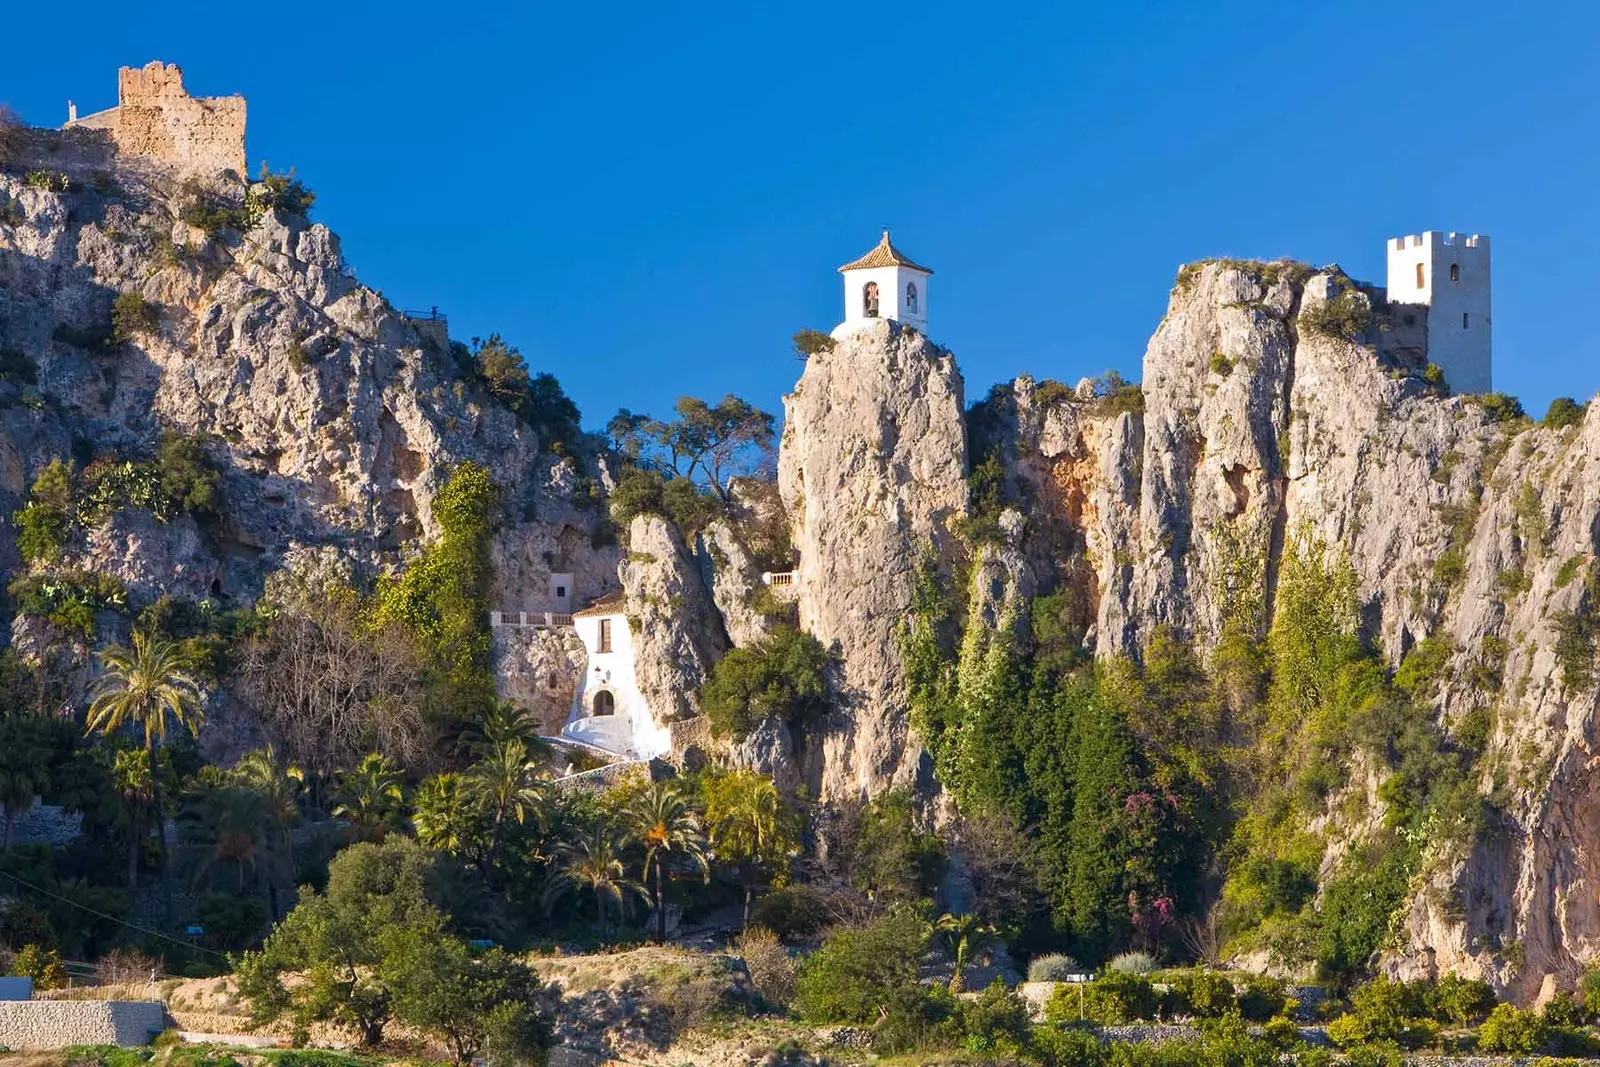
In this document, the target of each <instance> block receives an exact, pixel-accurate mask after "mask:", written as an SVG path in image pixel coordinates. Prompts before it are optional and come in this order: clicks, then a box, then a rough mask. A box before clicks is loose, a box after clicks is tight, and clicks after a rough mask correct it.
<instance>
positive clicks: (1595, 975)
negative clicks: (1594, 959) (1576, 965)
mask: <svg viewBox="0 0 1600 1067" xmlns="http://www.w3.org/2000/svg"><path fill="white" fill-rule="evenodd" d="M1579 992H1580V993H1581V994H1582V997H1583V1008H1584V1010H1585V1011H1587V1012H1588V1013H1589V1016H1590V1018H1600V965H1596V964H1592V963H1591V964H1590V965H1589V969H1588V970H1586V971H1584V972H1583V983H1582V985H1580V986H1579Z"/></svg>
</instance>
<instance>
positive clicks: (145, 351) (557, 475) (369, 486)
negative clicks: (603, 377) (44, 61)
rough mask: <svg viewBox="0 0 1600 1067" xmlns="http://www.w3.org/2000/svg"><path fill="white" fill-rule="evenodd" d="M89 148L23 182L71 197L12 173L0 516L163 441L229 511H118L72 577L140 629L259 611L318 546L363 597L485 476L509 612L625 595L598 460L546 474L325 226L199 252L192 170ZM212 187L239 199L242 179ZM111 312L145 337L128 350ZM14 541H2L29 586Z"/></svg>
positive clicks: (525, 443) (40, 152)
mask: <svg viewBox="0 0 1600 1067" xmlns="http://www.w3.org/2000/svg"><path fill="white" fill-rule="evenodd" d="M92 133H93V131H87V130H68V131H64V132H60V133H58V132H54V131H38V130H35V131H30V132H29V135H28V136H29V142H28V144H27V145H26V146H25V157H24V159H23V160H22V167H23V168H27V167H40V168H44V169H48V170H50V171H54V172H60V173H62V174H64V175H65V177H66V179H67V182H68V187H67V189H66V191H64V192H57V191H51V190H49V189H44V188H37V187H35V185H32V184H29V183H27V182H26V181H25V180H24V179H23V178H22V177H21V176H20V174H18V173H14V172H0V210H3V211H5V212H6V213H7V215H8V218H10V219H11V220H12V221H13V223H14V224H6V225H0V354H3V360H0V362H3V363H4V367H3V369H0V514H5V515H10V514H11V513H12V512H13V511H15V509H16V508H17V507H18V506H20V504H21V503H22V501H23V499H24V496H25V493H26V491H27V488H28V486H29V485H31V484H32V482H33V480H34V478H35V477H36V476H37V474H38V472H39V471H40V470H41V469H42V468H43V467H44V466H45V465H46V464H47V463H48V462H49V461H50V460H51V459H55V458H73V459H75V460H76V462H77V464H78V466H79V467H80V468H81V467H82V466H83V465H84V464H85V463H86V462H87V461H88V460H89V459H90V457H91V456H92V457H99V458H102V459H104V458H115V459H118V460H120V459H132V460H148V459H150V458H151V457H152V456H153V454H154V452H155V446H156V442H157V441H158V439H159V438H160V436H161V434H162V433H163V432H165V431H173V432H177V433H180V434H185V435H194V436H198V437H200V438H202V439H203V440H204V441H205V442H206V443H207V444H206V447H207V449H208V450H209V452H210V454H211V456H212V458H213V459H214V460H215V461H216V462H217V463H218V464H219V465H220V467H221V468H222V471H223V493H224V497H225V500H226V507H225V515H223V516H222V517H221V521H219V522H215V523H212V524H210V525H209V526H204V527H202V526H197V525H196V523H195V522H194V521H193V520H192V519H190V518H187V517H181V516H180V517H174V518H171V519H167V520H162V519H159V518H157V517H156V516H155V515H154V514H153V513H152V512H150V511H149V510H147V509H145V508H141V507H138V506H131V505H130V506H124V507H117V508H114V509H111V510H110V511H109V512H108V513H107V514H106V515H105V517H104V518H103V519H99V520H96V521H92V522H89V523H87V524H86V525H85V526H84V527H83V528H82V529H80V530H79V531H78V532H77V533H76V534H75V535H74V537H73V539H72V541H71V542H70V543H69V544H68V545H67V547H66V551H65V553H64V557H63V558H62V559H61V560H60V561H59V563H58V564H56V566H59V567H61V568H83V569H85V570H90V571H94V572H97V573H103V574H108V575H113V576H116V577H119V578H121V579H123V580H124V581H125V582H126V583H127V585H128V587H129V591H130V595H131V599H132V601H133V608H134V609H135V610H137V608H139V607H141V606H143V605H145V604H148V603H150V602H151V601H153V600H154V599H156V598H158V597H160V596H164V595H170V596H173V597H177V598H180V599H188V600H199V599H202V598H209V599H211V600H212V601H213V602H214V603H215V604H217V605H219V606H224V607H236V606H243V605H248V604H249V603H251V602H253V601H254V600H256V599H257V598H258V597H259V596H260V595H261V594H262V591H263V588H264V585H265V583H266V580H267V578H268V577H269V576H270V575H271V574H273V573H274V572H276V571H277V570H279V569H280V568H281V567H283V565H284V564H285V562H286V561H287V560H288V559H290V558H291V557H293V556H294V555H295V553H297V552H299V551H301V550H302V549H315V548H326V549H329V550H331V551H333V552H335V553H336V554H338V555H339V556H341V557H342V558H344V559H345V560H346V561H347V562H348V563H349V564H350V568H351V569H350V572H349V573H350V576H351V580H356V581H367V580H370V579H371V577H373V576H374V575H375V574H378V573H383V572H386V571H390V570H392V569H394V568H396V567H397V566H399V565H401V564H402V563H403V561H404V559H405V558H406V556H407V554H408V553H410V552H411V551H414V550H415V549H416V548H417V547H418V546H420V544H421V543H422V542H423V541H424V540H425V539H427V538H430V537H432V536H434V535H436V534H437V532H438V523H437V522H436V520H435V518H434V515H433V501H434V498H435V495H436V494H437V492H438V491H439V488H440V487H441V486H442V485H443V483H444V481H445V479H446V478H447V477H448V475H449V472H450V470H451V468H452V467H453V466H454V465H455V464H457V463H460V462H462V461H464V460H473V461H476V462H478V463H482V464H483V465H484V466H486V467H487V468H488V469H489V471H490V473H491V475H492V477H493V478H494V480H495V482H496V484H497V485H498V486H499V487H500V489H501V493H502V499H503V505H504V507H503V521H502V522H501V525H500V528H499V530H498V532H497V533H496V535H495V538H494V542H493V545H492V552H493V556H494V562H495V573H496V585H495V588H494V589H493V590H492V592H491V602H492V603H493V605H494V606H496V607H501V608H504V609H506V610H549V609H550V608H551V606H552V605H550V604H549V603H547V602H546V600H547V598H548V595H549V585H550V583H549V578H550V575H551V574H552V573H571V574H573V575H574V581H573V590H572V592H573V594H574V597H575V599H576V600H577V601H578V602H580V603H581V602H584V601H586V600H588V599H591V598H593V597H595V596H598V595H601V594H603V593H606V592H609V591H611V590H614V589H615V588H616V577H615V574H616V565H617V561H618V558H619V556H620V551H619V550H618V548H617V547H616V546H615V543H614V539H613V538H610V537H609V536H608V535H609V528H608V523H607V520H606V517H605V510H604V501H603V499H602V498H601V497H600V496H599V494H598V493H597V492H596V491H595V490H594V488H593V484H592V482H591V480H590V479H589V478H587V477H584V476H582V475H581V474H580V469H579V468H580V464H581V465H583V466H584V468H585V469H587V467H588V466H592V463H591V462H590V461H589V460H586V459H581V458H580V459H579V460H576V461H575V460H573V459H570V458H560V457H557V456H554V455H552V454H550V452H549V450H547V449H546V448H545V447H544V444H545V443H544V442H541V441H540V440H539V437H538V434H536V433H535V432H534V431H533V430H532V428H531V427H530V425H529V423H528V422H527V421H526V420H525V419H523V418H520V417H519V416H518V414H517V413H516V412H514V411H513V410H511V409H510V407H508V406H507V405H506V404H504V403H502V402H501V401H500V400H498V399H497V398H495V397H494V396H493V395H491V394H489V393H488V392H487V391H486V390H484V389H483V387H482V386H481V385H480V383H479V382H478V381H477V378H476V375H474V374H472V373H470V368H467V367H464V366H462V365H461V364H460V363H459V362H458V354H457V353H455V352H452V351H449V350H447V349H446V347H445V346H444V345H443V344H441V336H440V334H439V333H438V332H437V331H434V330H431V329H430V330H424V329H421V328H420V327H419V326H418V325H417V324H416V323H413V322H412V321H411V320H409V319H407V318H406V317H405V316H404V315H402V314H401V313H400V312H398V311H396V310H395V309H394V308H393V307H392V306H390V305H389V304H388V302H387V301H385V300H384V298H383V297H382V296H381V295H380V294H378V293H377V292H375V291H374V290H372V289H369V288H366V287H365V286H363V285H362V284H361V283H360V282H359V281H358V280H357V279H356V278H355V276H354V275H353V274H352V272H351V271H350V269H349V267H348V265H347V264H346V263H345V261H344V259H343V256H342V254H341V252H340V246H339V241H338V238H337V237H336V236H335V235H334V234H333V233H332V232H331V231H330V230H328V229H327V227H325V226H323V225H320V224H315V223H311V222H309V221H307V220H306V219H305V218H303V217H296V216H292V215H290V214H287V213H277V212H273V211H265V212H254V213H246V214H244V215H242V216H238V217H239V218H242V219H247V220H248V221H243V222H239V223H238V225H242V226H243V227H244V228H243V231H242V232H240V231H239V230H235V229H231V228H226V227H224V228H221V229H214V230H213V232H209V233H208V232H205V231H203V230H201V229H198V228H195V227H193V226H190V225H189V224H187V223H186V222H184V221H182V219H181V218H180V217H179V216H180V215H181V214H182V213H183V209H184V207H185V206H186V205H187V204H189V202H190V200H191V198H192V197H194V196H195V195H196V194H195V192H194V188H193V187H192V186H188V187H186V186H185V185H184V182H183V175H182V174H181V173H180V172H179V171H177V170H174V169H169V168H168V167H166V166H164V165H163V164H162V163H160V162H159V161H155V160H150V159H134V158H118V157H114V156H113V155H111V154H110V149H109V148H108V147H107V146H106V145H105V144H104V142H103V141H96V140H95V139H94V137H92V136H91V134H92ZM209 181H210V184H209V185H208V186H207V187H206V188H207V190H208V192H207V195H209V196H212V197H214V198H216V199H217V202H219V203H223V204H232V205H234V206H235V207H238V206H239V205H242V204H243V203H244V198H245V192H246V186H245V185H244V184H243V183H241V182H238V181H236V180H233V179H231V178H228V177H216V178H213V179H210V180H209ZM241 210H242V208H241ZM119 296H120V297H123V298H125V302H126V301H128V300H134V299H135V298H137V301H139V302H142V304H143V307H144V309H146V314H147V315H148V318H147V320H146V321H144V322H142V323H140V324H138V325H136V326H134V327H132V328H131V329H127V328H125V332H127V333H128V335H129V336H127V337H126V338H123V337H120V336H119V337H117V338H115V339H113V337H112V336H111V329H112V312H113V304H114V301H115V300H116V299H117V298H118V297H119ZM424 325H429V324H424ZM581 447H582V448H587V447H588V446H587V445H583V446H581ZM14 538H15V530H14V527H13V526H12V525H11V524H10V523H6V524H4V525H3V526H0V567H4V568H5V569H6V570H8V571H10V572H12V573H13V574H14V573H15V572H16V570H17V568H18V565H19V563H20V560H19V558H18V553H17V551H16V548H15V542H14ZM19 636H20V634H19ZM512 658H513V659H515V658H517V657H512ZM519 669H521V668H519ZM520 685H521V683H520V682H518V681H516V680H515V679H512V680H509V685H508V688H509V689H511V690H516V689H518V688H519V686H520Z"/></svg>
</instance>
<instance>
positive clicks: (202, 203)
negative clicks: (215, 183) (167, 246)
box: [178, 178, 251, 237]
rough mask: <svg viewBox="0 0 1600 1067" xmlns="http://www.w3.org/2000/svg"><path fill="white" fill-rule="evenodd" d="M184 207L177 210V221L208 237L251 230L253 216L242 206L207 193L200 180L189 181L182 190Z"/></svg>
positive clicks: (209, 191)
mask: <svg viewBox="0 0 1600 1067" xmlns="http://www.w3.org/2000/svg"><path fill="white" fill-rule="evenodd" d="M181 193H182V196H183V204H182V206H181V207H179V208H178V218H179V219H181V220H182V221H183V222H185V223H187V224H188V225H190V226H193V227H194V228H195V229H197V230H200V231H202V232H204V233H205V234H206V235H207V236H209V237H215V236H217V235H218V234H220V233H222V232H223V231H224V230H238V231H239V232H241V233H243V232H244V231H246V230H248V229H250V223H251V214H250V211H249V209H248V208H247V207H246V206H245V205H243V204H238V203H234V202H233V201H231V200H228V199H225V198H224V197H222V196H221V195H219V194H217V193H215V192H213V191H212V190H210V189H207V188H206V187H205V186H204V185H203V184H202V183H201V182H200V181H199V180H198V179H194V178H190V179H189V180H188V181H186V182H185V183H184V184H183V188H182V190H181Z"/></svg>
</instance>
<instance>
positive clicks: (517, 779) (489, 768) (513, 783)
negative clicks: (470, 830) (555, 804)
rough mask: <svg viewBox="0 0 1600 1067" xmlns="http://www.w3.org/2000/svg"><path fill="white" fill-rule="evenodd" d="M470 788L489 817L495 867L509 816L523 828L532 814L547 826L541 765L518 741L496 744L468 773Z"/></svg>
mask: <svg viewBox="0 0 1600 1067" xmlns="http://www.w3.org/2000/svg"><path fill="white" fill-rule="evenodd" d="M466 785H467V789H468V791H469V792H470V793H471V795H472V796H473V797H475V798H476V799H477V800H478V802H479V803H480V804H482V805H483V809H484V811H485V812H486V813H487V815H488V817H489V857H488V859H489V864H490V866H491V867H492V866H493V865H494V863H495V861H496V859H497V858H498V857H499V855H500V840H501V837H502V835H503V832H504V829H505V820H506V817H507V816H508V815H509V816H511V817H513V818H515V819H516V820H517V823H518V824H519V825H520V824H521V823H523V822H525V821H527V818H528V816H529V815H530V814H531V815H532V816H533V817H534V818H535V819H536V820H537V821H538V822H539V823H540V824H541V825H543V821H544V808H545V803H546V800H547V793H546V788H545V783H544V781H543V780H542V779H540V777H539V762H538V761H537V760H535V759H532V758H531V757H530V756H529V754H528V748H527V746H526V745H525V744H524V743H523V742H522V741H520V740H518V739H517V738H515V737H508V738H503V739H501V740H499V741H497V742H495V743H494V744H493V745H492V746H491V747H490V748H489V750H488V751H487V752H486V753H485V754H484V757H483V759H482V760H480V761H479V762H478V763H476V764H474V765H473V767H472V769H471V770H470V771H468V772H467V777H466Z"/></svg>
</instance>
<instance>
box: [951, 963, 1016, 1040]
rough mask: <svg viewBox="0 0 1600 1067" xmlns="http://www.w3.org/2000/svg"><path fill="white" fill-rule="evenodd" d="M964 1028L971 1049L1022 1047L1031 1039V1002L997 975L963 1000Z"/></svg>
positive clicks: (962, 1017) (962, 1022)
mask: <svg viewBox="0 0 1600 1067" xmlns="http://www.w3.org/2000/svg"><path fill="white" fill-rule="evenodd" d="M960 1010H961V1031H962V1034H963V1035H964V1037H965V1039H966V1040H965V1042H964V1043H965V1045H966V1048H967V1050H968V1051H971V1052H989V1051H994V1050H1006V1049H1016V1048H1021V1047H1022V1046H1023V1045H1025V1044H1027V1041H1028V1005H1027V1003H1026V1002H1025V1001H1024V1000H1023V999H1022V998H1021V997H1020V996H1018V995H1017V994H1016V993H1014V992H1012V991H1011V990H1009V989H1007V988H1006V984H1005V982H1003V981H1001V980H1000V979H999V978H996V979H995V980H994V981H993V982H990V983H989V985H988V987H987V988H985V989H984V991H983V992H982V993H979V994H978V995H977V996H976V997H974V998H972V999H969V1000H966V1001H963V1002H962V1004H961V1009H960Z"/></svg>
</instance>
